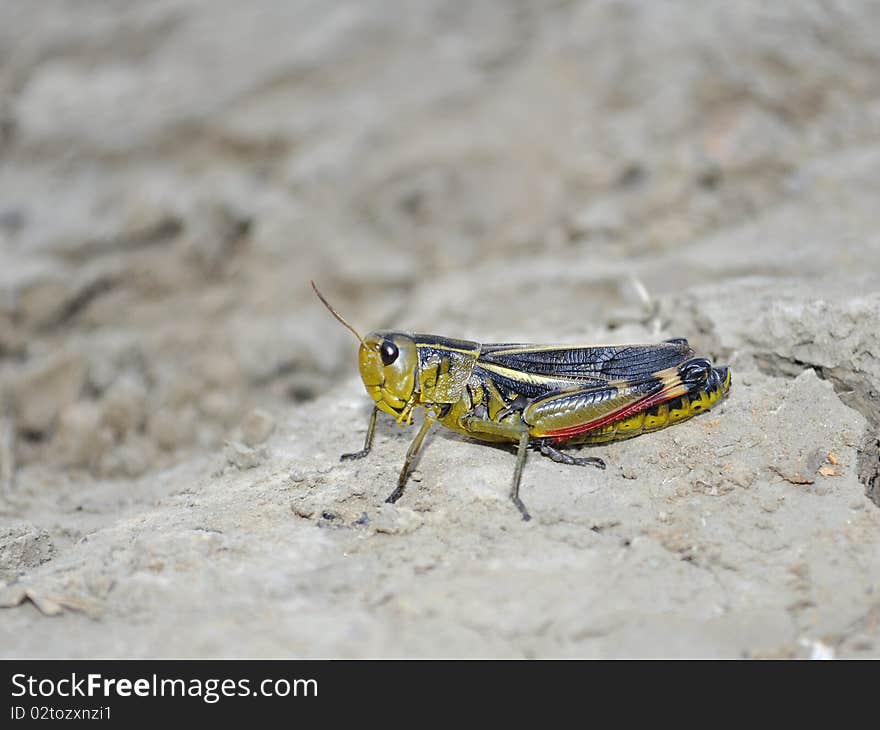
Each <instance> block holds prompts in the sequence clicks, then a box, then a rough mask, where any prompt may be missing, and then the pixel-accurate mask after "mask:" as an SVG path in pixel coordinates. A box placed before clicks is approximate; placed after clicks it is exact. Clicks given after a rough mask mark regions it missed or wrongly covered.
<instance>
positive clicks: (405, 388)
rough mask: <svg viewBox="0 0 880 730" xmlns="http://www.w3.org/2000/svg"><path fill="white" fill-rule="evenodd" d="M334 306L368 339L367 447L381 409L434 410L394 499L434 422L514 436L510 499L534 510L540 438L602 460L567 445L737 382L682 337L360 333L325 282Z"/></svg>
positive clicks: (675, 419) (690, 404)
mask: <svg viewBox="0 0 880 730" xmlns="http://www.w3.org/2000/svg"><path fill="white" fill-rule="evenodd" d="M312 288H313V289H314V290H315V293H316V294H317V295H318V298H319V299H320V300H321V302H322V303H323V304H324V306H325V307H327V309H328V310H330V313H331V314H332V315H333V316H334V317H335V318H336V319H337V320H338V321H339V322H340V323H341V324H342V325H343V326H345V327H346V328H348V329H349V330H350V331H351V332H352V333H353V334H354V336H355V337H357V338H358V340H359V341H360V349H359V351H358V360H359V364H360V372H361V379H362V380H363V382H364V387H365V388H366V389H367V393H368V394H369V395H370V396H371V397H372V399H373V401H374V403H375V405H374V407H373V411H372V413H371V415H370V422H369V425H368V427H367V435H366V439H365V441H364V447H363V449H361V450H360V451H356V452H354V453H350V454H343V455H342V457H341V458H342V460H348V459H360V458H363V457H365V456H366V455H367V454H369V453H370V449H371V448H372V445H373V434H374V433H375V430H376V415H377V414H378V412H379V411H384V412H385V413H388V414H390V415H392V416H394V418H395V419H397V423H398V424H399V425H400V426H404V425H411V424H412V422H413V411H414V410H415V409H416V408H418V407H422V408H424V409H425V419H424V421H423V422H422V425H421V428H419V431H418V433H417V434H416V437H415V438H414V439H413V441H412V443H411V444H410V447H409V449H408V450H407V452H406V458H405V459H404V462H403V468H402V469H401V471H400V477H399V478H398V480H397V487H396V488H395V489H394V491H393V492H392V493H391V494H390V495H389V496H388V498H387V499H386V500H385V501H386V502H391V503H394V502H396V501H397V500H398V499H400V498H401V496H403V492H404V489H405V487H406V482H407V478H408V476H409V472H410V468H411V466H412V463H413V461H414V460H415V458H416V456H417V455H418V453H419V450H420V449H421V447H422V443H423V442H424V440H425V436H426V435H427V434H428V431H429V430H430V429H431V427H432V426H433V425H434V424H435V423H440V424H441V425H443V426H445V427H446V428H449V429H451V430H453V431H456V432H458V433H461V434H464V435H466V436H469V437H471V438H474V439H478V440H480V441H488V442H494V443H512V444H516V445H517V457H516V467H515V469H514V472H513V484H512V486H511V490H510V499H511V500H512V501H513V503H514V504H515V505H516V507H517V508H518V509H519V511H520V514H521V515H522V518H523V519H524V520H529V519H531V516H530V515H529V511H528V510H527V509H526V506H525V504H523V501H522V500H521V499H520V496H519V489H520V481H521V479H522V472H523V467H524V465H525V462H526V454H527V449H528V448H529V447H530V446H531V447H533V448H535V449H537V450H539V451H540V452H541V454H543V455H544V456H547V457H549V458H550V459H552V460H553V461H556V462H559V463H562V464H573V465H578V466H594V467H598V468H599V469H604V468H605V462H604V461H603V460H602V459H600V458H597V457H594V456H585V457H575V456H571V455H570V454H567V453H565V452H563V451H560V449H559V448H558V447H559V446H563V445H565V446H578V445H583V444H596V443H607V442H609V441H617V440H620V439H626V438H631V437H633V436H638V435H639V434H643V433H649V432H651V431H657V430H658V429H661V428H665V427H666V426H671V425H673V424H675V423H679V422H681V421H684V420H686V419H688V418H691V417H693V416H696V415H698V414H700V413H702V412H704V411H707V410H709V409H710V408H711V407H712V406H714V405H715V404H716V403H718V401H720V400H721V399H723V398H724V397H725V396H726V395H727V393H728V392H729V390H730V383H731V378H730V369H729V368H727V367H714V366H713V365H712V363H711V362H710V361H709V360H707V359H705V358H702V357H696V356H695V353H694V351H693V350H692V349H691V347H690V345H689V344H688V341H687V340H686V339H684V338H678V339H673V340H666V341H665V342H662V343H660V344H655V345H607V346H606V345H600V346H596V345H590V346H582V345H531V344H524V343H504V344H489V345H485V344H480V343H479V342H472V341H470V340H458V339H452V338H449V337H440V336H438V335H426V334H413V333H409V332H396V331H384V330H383V331H377V332H371V333H370V334H368V335H367V336H366V337H361V335H360V334H358V332H357V330H355V329H354V327H352V326H351V325H350V324H349V323H348V322H346V321H345V320H344V319H343V318H342V317H341V316H340V315H339V314H338V313H337V312H336V310H335V309H334V308H333V307H332V306H331V305H330V304H329V302H327V300H326V299H325V298H324V296H323V295H322V294H321V292H320V291H318V287H317V286H315V282H312Z"/></svg>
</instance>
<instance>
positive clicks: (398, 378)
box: [358, 332, 419, 420]
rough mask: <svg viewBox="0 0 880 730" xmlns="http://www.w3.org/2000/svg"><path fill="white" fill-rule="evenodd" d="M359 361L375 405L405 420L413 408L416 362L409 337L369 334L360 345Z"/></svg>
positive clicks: (362, 376)
mask: <svg viewBox="0 0 880 730" xmlns="http://www.w3.org/2000/svg"><path fill="white" fill-rule="evenodd" d="M358 360H359V363H360V369H361V379H362V380H363V381H364V386H365V387H366V389H367V393H369V394H370V397H371V398H372V399H373V400H374V401H376V406H377V407H379V408H381V409H382V410H383V411H385V412H386V413H390V414H391V415H392V416H394V417H395V418H397V419H398V420H401V419H406V418H407V417H408V416H409V411H410V410H411V408H412V404H411V402H410V401H411V400H412V397H413V393H414V392H415V389H416V373H417V372H418V362H419V356H418V351H417V349H416V343H415V340H414V339H413V338H412V336H411V335H407V334H405V333H403V332H371V333H370V334H368V335H367V336H366V337H365V338H364V339H363V342H362V343H361V347H360V350H359V352H358ZM407 405H409V409H407Z"/></svg>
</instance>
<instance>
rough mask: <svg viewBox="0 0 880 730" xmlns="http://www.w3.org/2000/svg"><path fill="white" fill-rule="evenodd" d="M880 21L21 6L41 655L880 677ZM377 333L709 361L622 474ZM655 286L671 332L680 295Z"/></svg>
mask: <svg viewBox="0 0 880 730" xmlns="http://www.w3.org/2000/svg"><path fill="white" fill-rule="evenodd" d="M878 25H880V13H878V6H877V5H876V4H875V3H871V2H867V1H866V2H840V3H833V4H831V3H822V4H819V3H815V4H814V3H796V4H795V3H792V4H789V5H787V6H785V7H777V6H773V7H767V3H763V2H738V3H735V4H726V5H721V4H702V3H688V2H656V3H655V2H635V1H631V2H553V3H541V4H538V3H530V2H476V3H467V4H461V3H455V4H450V3H448V2H443V1H442V0H436V1H430V0H421V1H420V2H399V3H396V2H387V1H383V2H378V1H377V2H362V1H360V0H357V1H355V0H352V1H351V2H343V1H338V2H333V3H327V2H324V1H323V0H321V1H318V0H315V1H313V2H309V1H307V0H300V1H298V2H289V1H287V0H285V1H283V2H282V1H281V0H278V1H277V2H272V1H271V0H264V1H262V2H253V3H239V2H231V1H227V0H212V1H211V2H208V1H207V0H160V1H158V2H135V1H133V0H129V1H127V2H120V1H119V0H114V2H105V1H102V0H82V1H81V2H78V3H76V4H75V5H74V4H71V3H69V2H67V0H55V1H49V0H46V1H44V2H40V3H33V2H31V1H30V0H0V396H2V409H0V605H2V606H4V608H3V609H0V654H2V656H5V657H21V656H39V657H42V656H74V657H88V656H114V657H115V656H123V657H140V656H195V657H214V656H279V657H293V656H303V657H313V656H323V657H369V656H419V657H421V656H503V657H508V656H510V657H524V656H525V657H547V656H549V657H575V656H583V657H632V656H675V657H682V656H684V657H687V656H721V657H743V656H746V657H777V656H782V657H795V656H797V657H804V656H813V657H825V656H857V657H865V656H872V657H876V656H878V655H880V511H878V506H877V503H878V502H880V458H878V453H880V435H878V431H880V273H878V272H880V206H878V205H877V201H878V200H880V74H878V73H877V69H878V68H880V36H878V34H877V33H876V28H877V27H878ZM311 278H314V279H316V280H318V281H319V282H320V283H321V285H322V287H323V289H324V291H325V293H326V294H327V295H328V296H329V297H330V298H331V299H332V301H334V302H335V303H336V305H337V307H338V308H339V309H340V310H341V311H342V312H343V313H345V314H346V315H347V316H348V317H349V318H350V319H351V320H352V321H353V322H354V323H355V324H356V325H357V326H358V327H360V328H361V329H363V330H370V329H378V328H387V327H396V328H405V329H414V330H418V331H427V332H436V333H439V334H445V335H449V336H458V337H468V338H472V339H477V340H480V341H505V340H508V341H509V340H515V341H522V340H525V341H559V342H579V341H580V342H633V341H654V340H659V339H664V338H667V337H674V336H677V337H687V338H689V339H690V341H691V343H692V344H693V345H694V346H695V347H696V348H697V349H698V350H699V351H700V352H701V353H703V354H705V355H708V356H710V357H712V358H713V359H715V360H716V361H717V362H719V363H729V364H730V365H731V366H732V368H733V373H734V386H733V390H732V392H731V396H730V398H729V399H728V400H727V401H726V402H725V403H724V404H723V405H721V406H720V407H718V408H717V409H715V410H713V411H712V412H711V413H709V414H706V415H703V416H701V417H699V418H696V419H693V420H691V421H689V422H687V423H684V424H681V425H680V426H676V427H674V428H670V429H667V430H664V431H661V432H658V433H655V434H651V435H646V436H642V437H639V438H637V439H634V440H632V441H628V442H622V443H617V444H612V445H608V446H604V447H597V448H595V449H593V450H591V451H590V453H591V454H595V455H601V456H602V457H603V458H604V459H605V460H606V461H607V463H608V469H607V470H606V471H605V472H601V471H598V470H591V469H580V468H576V467H568V466H564V465H560V464H555V463H552V462H550V461H549V460H547V459H542V458H540V457H539V456H538V455H536V454H533V455H531V458H530V459H529V462H528V464H527V466H526V471H525V476H524V481H523V497H524V499H525V501H526V503H527V504H528V505H529V507H530V509H531V511H532V514H533V516H534V520H533V521H532V522H531V523H523V522H522V521H521V520H520V519H519V516H518V513H517V512H516V510H515V508H514V507H513V506H512V505H511V504H510V502H509V501H508V499H507V491H508V488H509V481H510V478H511V474H512V471H513V464H514V456H513V454H512V453H511V452H510V451H509V450H507V449H503V448H493V447H487V446H484V445H481V444H478V443H474V442H470V441H467V440H465V439H462V438H460V437H457V436H454V435H451V434H449V433H443V432H439V431H438V432H437V433H435V434H434V435H433V436H431V437H430V440H429V442H428V444H427V448H426V450H425V452H424V454H423V457H422V459H421V461H420V463H419V464H418V468H417V471H416V473H415V474H414V477H413V480H412V482H411V484H410V487H409V489H408V491H407V493H406V495H405V496H404V498H403V499H402V500H401V501H400V502H399V503H398V504H397V505H394V506H392V505H386V504H383V499H384V497H385V496H386V495H387V494H388V493H389V492H390V490H391V488H392V486H393V484H394V482H395V480H396V476H397V472H398V470H399V468H400V465H401V463H402V460H403V454H404V452H405V450H406V447H407V444H408V440H409V439H410V438H411V437H412V435H413V431H412V429H409V430H405V429H400V428H398V427H397V426H396V425H395V424H394V423H393V422H392V421H391V419H382V420H381V422H380V424H379V428H378V431H377V438H376V445H375V448H374V452H373V454H371V456H370V457H369V458H368V459H366V460H363V461H359V462H345V463H340V461H339V458H338V457H339V454H340V453H342V452H344V451H351V450H354V449H357V448H359V447H360V445H361V443H362V440H363V436H364V432H365V429H366V423H367V416H368V413H369V403H368V398H367V396H366V394H365V393H364V391H363V387H362V386H361V384H360V381H359V379H358V376H357V370H356V358H355V352H356V347H355V346H356V343H355V341H354V339H353V338H352V337H351V335H350V334H349V333H347V332H346V331H345V330H344V329H343V328H341V327H339V326H338V325H337V324H336V323H335V322H333V320H332V319H331V318H330V317H329V315H328V314H327V313H326V311H324V310H323V309H322V308H321V307H320V305H319V304H318V303H317V302H316V300H315V299H314V297H313V295H312V294H311V291H310V289H309V286H308V281H309V279H311ZM640 291H641V292H644V291H646V292H647V293H648V294H649V296H650V301H646V300H645V299H644V297H643V296H641V295H640Z"/></svg>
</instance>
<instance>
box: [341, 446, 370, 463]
mask: <svg viewBox="0 0 880 730" xmlns="http://www.w3.org/2000/svg"><path fill="white" fill-rule="evenodd" d="M369 453H370V451H369V449H361V450H360V451H353V452H352V453H350V454H343V455H342V456H340V457H339V461H354V460H355V459H363V458H364V457H365V456H366V455H367V454H369Z"/></svg>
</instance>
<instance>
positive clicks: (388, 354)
mask: <svg viewBox="0 0 880 730" xmlns="http://www.w3.org/2000/svg"><path fill="white" fill-rule="evenodd" d="M398 354H399V352H398V350H397V345H395V344H394V343H393V342H392V341H391V340H385V342H383V343H382V347H380V348H379V355H380V356H381V357H382V364H383V365H390V364H391V363H393V362H394V361H395V360H396V359H397V356H398Z"/></svg>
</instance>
